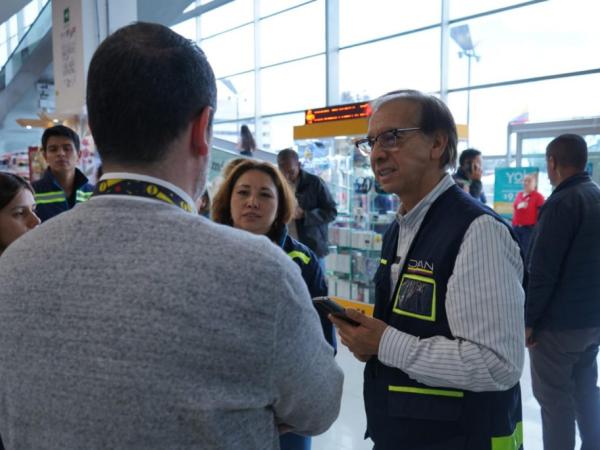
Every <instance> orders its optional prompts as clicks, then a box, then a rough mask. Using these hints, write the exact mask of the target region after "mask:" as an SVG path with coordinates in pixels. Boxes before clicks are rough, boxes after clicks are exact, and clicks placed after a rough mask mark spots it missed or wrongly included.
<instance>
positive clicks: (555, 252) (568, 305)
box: [525, 172, 600, 330]
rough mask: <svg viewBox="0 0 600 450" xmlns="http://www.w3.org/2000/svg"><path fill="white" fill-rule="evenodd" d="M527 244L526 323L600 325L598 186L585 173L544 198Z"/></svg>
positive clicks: (557, 326)
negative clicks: (544, 201) (545, 199)
mask: <svg viewBox="0 0 600 450" xmlns="http://www.w3.org/2000/svg"><path fill="white" fill-rule="evenodd" d="M529 248H530V250H529V254H528V257H527V270H528V272H529V283H528V288H527V301H526V308H525V310H526V316H525V323H526V325H527V327H530V328H534V329H552V330H573V329H580V328H591V327H598V326H600V276H599V275H600V188H599V187H598V185H597V184H596V183H594V182H593V181H592V180H591V179H590V177H589V175H588V174H587V173H585V172H583V173H579V174H576V175H573V176H572V177H570V178H567V179H566V180H564V181H563V182H562V183H560V184H559V185H558V186H557V187H556V189H555V190H554V192H553V193H552V195H550V197H548V200H547V201H546V203H545V204H544V206H542V208H541V209H540V216H539V220H538V223H537V225H536V227H535V228H534V231H533V236H532V238H531V243H530V247H529Z"/></svg>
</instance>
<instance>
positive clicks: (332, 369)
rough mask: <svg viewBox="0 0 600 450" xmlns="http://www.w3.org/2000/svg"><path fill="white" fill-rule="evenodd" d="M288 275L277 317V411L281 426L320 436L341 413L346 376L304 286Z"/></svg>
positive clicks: (298, 280)
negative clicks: (328, 342)
mask: <svg viewBox="0 0 600 450" xmlns="http://www.w3.org/2000/svg"><path fill="white" fill-rule="evenodd" d="M290 275H292V274H289V273H288V276H287V277H285V278H284V279H283V280H281V288H282V290H283V292H284V298H281V301H280V302H279V303H278V310H277V317H276V321H277V323H276V329H275V333H276V336H275V340H274V345H275V347H274V353H273V354H274V371H273V373H274V375H273V377H274V378H273V384H274V388H275V392H276V395H277V398H276V399H275V402H274V405H273V408H274V410H275V417H276V420H277V422H278V424H285V425H289V426H291V427H292V428H293V431H294V432H296V433H299V434H305V435H317V434H320V433H323V432H325V431H326V430H327V429H328V428H329V427H330V426H331V424H332V423H333V421H334V420H335V419H336V418H337V416H338V414H339V409H340V401H341V395H342V386H343V378H344V376H343V373H342V371H341V369H340V368H339V366H338V365H337V363H336V362H335V361H334V358H333V351H332V349H331V346H330V345H329V344H327V342H326V341H325V339H324V338H323V332H322V330H321V325H320V322H319V318H318V315H317V313H316V311H315V309H314V307H313V305H312V303H311V301H310V297H309V295H308V290H307V288H306V285H305V284H304V283H303V282H302V279H301V278H300V277H299V276H297V277H296V276H290Z"/></svg>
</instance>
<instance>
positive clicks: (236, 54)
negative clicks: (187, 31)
mask: <svg viewBox="0 0 600 450" xmlns="http://www.w3.org/2000/svg"><path fill="white" fill-rule="evenodd" d="M200 46H201V47H202V50H204V51H205V52H206V55H207V57H208V61H209V62H210V64H211V65H212V68H213V70H214V71H215V75H216V76H217V77H219V78H220V77H223V76H227V75H232V74H235V73H240V72H245V71H247V70H251V69H253V68H254V24H251V25H247V26H245V27H242V28H238V29H236V30H233V31H230V32H227V33H223V34H219V35H218V36H215V37H212V38H209V39H204V40H203V41H202V42H201V45H200Z"/></svg>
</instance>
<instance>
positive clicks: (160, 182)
mask: <svg viewBox="0 0 600 450" xmlns="http://www.w3.org/2000/svg"><path fill="white" fill-rule="evenodd" d="M111 178H120V179H127V180H138V181H145V182H146V183H154V184H158V185H159V186H162V187H164V188H167V189H170V190H171V191H173V192H175V193H176V194H177V195H179V196H180V197H181V198H182V199H183V200H185V201H186V202H187V203H189V204H190V206H192V209H193V210H192V213H193V214H198V211H197V210H196V202H194V200H192V197H190V196H189V194H188V193H187V192H185V191H184V190H183V189H181V188H179V187H177V186H175V185H174V184H173V183H169V182H168V181H166V180H163V179H162V178H156V177H152V176H150V175H142V174H140V173H132V172H109V173H105V174H104V175H102V177H101V178H100V180H99V181H104V180H108V179H111Z"/></svg>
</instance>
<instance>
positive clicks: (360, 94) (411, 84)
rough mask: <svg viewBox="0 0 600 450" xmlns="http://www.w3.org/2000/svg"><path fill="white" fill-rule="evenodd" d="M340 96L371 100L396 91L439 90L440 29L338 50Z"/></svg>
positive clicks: (353, 99) (350, 99) (350, 100)
mask: <svg viewBox="0 0 600 450" xmlns="http://www.w3.org/2000/svg"><path fill="white" fill-rule="evenodd" d="M339 67H340V69H339V70H340V76H339V83H340V97H341V98H342V99H343V101H345V102H353V101H361V100H366V99H373V98H376V97H378V96H380V95H382V94H385V93H386V92H389V91H392V90H396V89H418V90H421V91H425V92H431V91H438V90H439V89H440V30H439V29H437V28H436V29H433V30H427V31H422V32H420V33H415V34H409V35H407V36H400V37H397V38H393V39H387V40H384V41H379V42H374V43H372V44H366V45H361V46H358V47H352V48H349V49H346V50H342V51H340V66H339Z"/></svg>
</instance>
